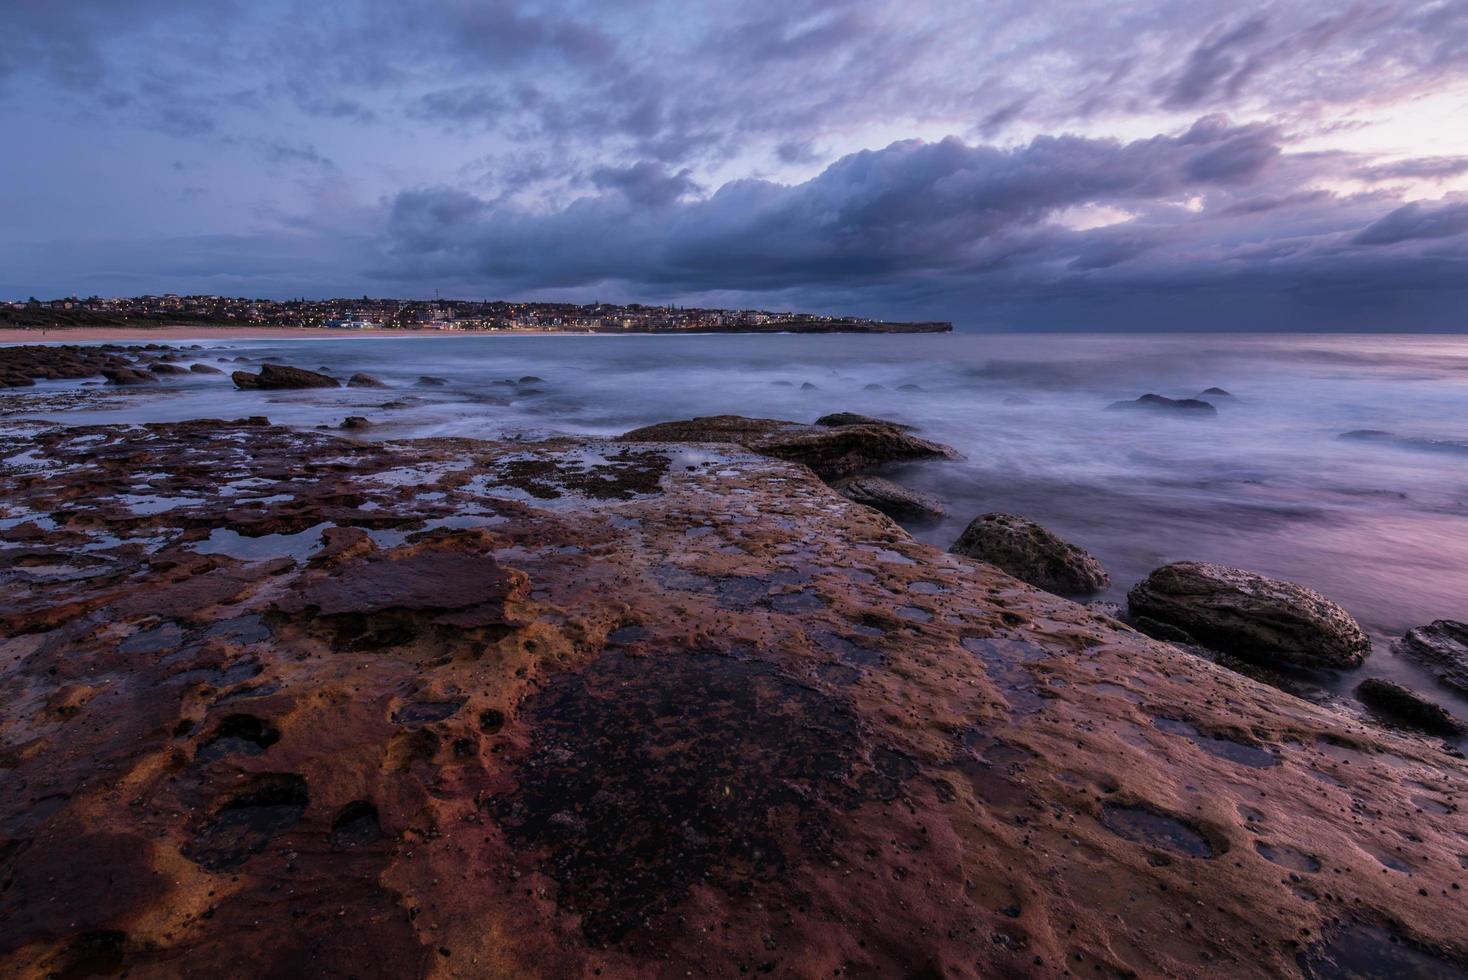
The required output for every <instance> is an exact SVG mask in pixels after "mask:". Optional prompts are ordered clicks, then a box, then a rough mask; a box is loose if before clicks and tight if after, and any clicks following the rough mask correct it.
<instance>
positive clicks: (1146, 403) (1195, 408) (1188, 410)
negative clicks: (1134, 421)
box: [1106, 394, 1218, 415]
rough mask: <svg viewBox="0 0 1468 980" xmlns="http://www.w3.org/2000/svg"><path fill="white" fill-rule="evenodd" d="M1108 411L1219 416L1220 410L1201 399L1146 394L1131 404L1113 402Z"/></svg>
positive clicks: (1108, 406) (1130, 402)
mask: <svg viewBox="0 0 1468 980" xmlns="http://www.w3.org/2000/svg"><path fill="white" fill-rule="evenodd" d="M1106 408H1107V411H1120V410H1128V409H1130V410H1147V411H1156V412H1174V413H1176V414H1178V415H1217V414H1218V409H1216V408H1214V407H1213V406H1212V405H1210V404H1209V403H1208V402H1205V401H1203V400H1202V399H1199V398H1164V397H1163V396H1162V395H1153V394H1146V395H1143V396H1142V397H1141V398H1137V399H1135V400H1133V401H1129V402H1112V403H1111V404H1110V405H1107V406H1106Z"/></svg>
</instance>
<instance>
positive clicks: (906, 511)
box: [836, 476, 947, 521]
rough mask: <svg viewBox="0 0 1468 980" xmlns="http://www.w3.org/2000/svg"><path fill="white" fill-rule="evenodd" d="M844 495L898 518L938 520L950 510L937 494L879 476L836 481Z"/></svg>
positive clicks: (838, 488)
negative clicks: (935, 495)
mask: <svg viewBox="0 0 1468 980" xmlns="http://www.w3.org/2000/svg"><path fill="white" fill-rule="evenodd" d="M836 489H837V490H839V491H840V492H841V494H842V496H844V497H847V498H848V499H850V500H854V501H856V502H857V503H859V504H865V505H866V506H868V507H872V508H875V509H877V510H879V511H881V512H882V513H884V514H886V515H887V516H888V517H891V518H894V519H896V520H899V521H935V520H938V519H939V518H941V517H943V516H944V514H946V513H947V511H945V510H944V509H943V505H942V504H941V503H939V502H938V501H937V500H936V499H935V498H933V497H930V496H928V495H927V494H925V493H918V492H917V491H916V490H909V489H908V488H907V487H903V486H898V485H897V484H895V483H893V482H892V481H891V480H884V479H882V478H881V477H877V476H858V477H853V478H851V479H850V480H843V481H841V482H840V483H838V484H836Z"/></svg>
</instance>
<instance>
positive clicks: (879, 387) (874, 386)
mask: <svg viewBox="0 0 1468 980" xmlns="http://www.w3.org/2000/svg"><path fill="white" fill-rule="evenodd" d="M861 388H862V390H863V391H885V390H886V389H887V386H886V385H880V384H877V382H875V381H873V382H872V383H871V384H865V385H862V386H861Z"/></svg>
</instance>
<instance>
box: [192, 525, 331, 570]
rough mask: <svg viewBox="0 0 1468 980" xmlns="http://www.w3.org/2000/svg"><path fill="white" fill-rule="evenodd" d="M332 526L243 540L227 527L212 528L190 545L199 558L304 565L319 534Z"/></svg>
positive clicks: (240, 535) (244, 537)
mask: <svg viewBox="0 0 1468 980" xmlns="http://www.w3.org/2000/svg"><path fill="white" fill-rule="evenodd" d="M333 526H334V525H332V524H330V523H328V522H323V523H321V524H317V525H316V526H314V527H308V528H306V530H304V531H298V532H297V533H295V534H262V535H260V536H259V537H253V538H252V537H247V536H246V535H243V534H240V533H239V532H238V531H234V530H231V529H230V528H227V527H216V528H215V529H214V530H213V531H210V532H209V537H208V538H206V539H205V540H203V541H197V542H195V543H194V544H193V550H194V551H196V552H198V553H199V554H201V555H228V556H229V557H231V558H238V559H240V560H241V561H264V560H266V559H270V558H294V559H295V560H296V561H305V560H306V559H307V558H309V557H310V556H311V553H312V552H313V551H315V550H316V549H317V548H318V547H319V546H320V545H321V533H322V532H323V531H325V530H326V529H327V528H329V527H333Z"/></svg>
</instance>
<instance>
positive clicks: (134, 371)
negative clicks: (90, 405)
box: [102, 367, 158, 386]
mask: <svg viewBox="0 0 1468 980" xmlns="http://www.w3.org/2000/svg"><path fill="white" fill-rule="evenodd" d="M102 377H104V378H106V379H107V383H108V384H113V385H124V386H132V385H156V384H157V383H158V376H157V375H155V374H153V373H152V372H150V371H144V370H142V369H141V368H130V367H112V368H104V369H103V370H102Z"/></svg>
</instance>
